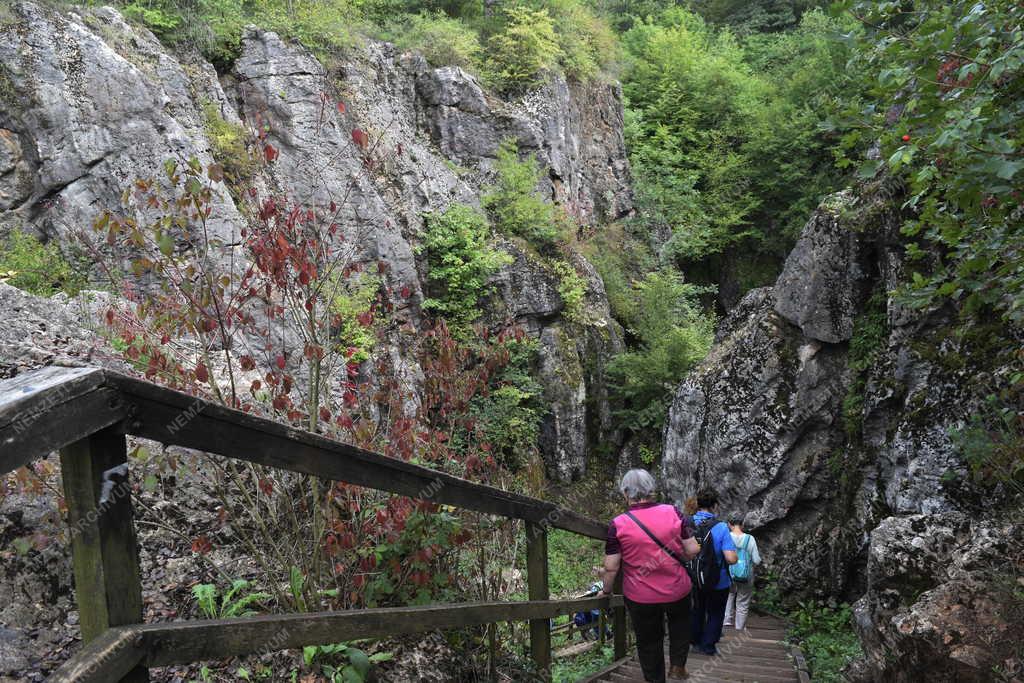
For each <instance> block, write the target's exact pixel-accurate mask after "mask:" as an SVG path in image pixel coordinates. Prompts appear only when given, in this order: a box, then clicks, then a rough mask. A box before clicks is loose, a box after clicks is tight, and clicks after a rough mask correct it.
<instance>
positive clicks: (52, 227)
mask: <svg viewBox="0 0 1024 683" xmlns="http://www.w3.org/2000/svg"><path fill="white" fill-rule="evenodd" d="M12 11H13V13H14V15H15V16H16V17H17V20H16V21H13V22H10V23H5V24H4V26H3V28H2V29H0V104H2V106H0V139H2V140H3V141H4V144H3V147H4V152H3V154H2V155H0V164H2V166H3V167H4V169H5V170H4V171H0V232H4V233H6V231H7V230H9V229H10V228H12V227H19V228H26V229H29V230H34V231H35V232H36V233H37V234H39V235H40V236H41V237H44V238H46V239H51V238H58V239H67V240H70V239H72V238H73V236H74V234H75V233H78V232H80V231H86V232H87V231H88V226H90V225H91V224H92V221H93V220H94V219H95V218H96V216H97V214H98V212H99V211H100V210H101V209H102V208H116V207H117V206H118V205H119V198H120V196H121V193H122V192H123V191H124V189H125V187H127V186H129V185H130V184H131V183H132V182H133V181H134V180H136V179H137V178H140V177H149V176H152V175H154V174H155V173H156V172H157V170H158V169H159V168H161V165H162V163H163V161H164V160H165V159H167V158H172V157H173V158H177V159H188V158H191V157H196V158H197V159H199V160H200V161H201V162H203V163H204V164H209V163H212V162H213V158H212V157H211V156H210V153H209V143H208V141H206V139H205V138H204V135H203V132H202V123H201V122H202V117H201V115H200V113H199V108H198V103H197V102H196V100H197V99H198V98H197V96H196V94H195V93H194V91H193V87H194V86H193V79H192V78H190V77H189V75H188V74H187V72H186V69H185V67H184V66H183V65H182V64H180V63H179V62H178V61H177V60H175V59H174V58H173V57H171V56H170V55H168V54H167V53H166V52H165V51H164V50H163V48H162V47H161V46H160V44H159V42H157V40H156V39H155V38H154V37H153V36H152V35H150V34H149V33H148V32H146V31H139V30H138V29H136V28H134V27H131V26H129V25H128V24H127V23H126V22H125V21H124V19H122V18H121V15H120V14H118V13H117V12H116V11H114V10H112V9H110V8H106V7H103V8H97V9H95V10H90V11H89V12H87V13H84V14H82V15H81V16H77V17H71V18H65V17H63V16H61V15H59V14H57V13H55V12H54V11H52V10H49V9H45V8H44V7H42V6H39V5H34V4H30V3H22V4H18V5H16V6H15V7H14V8H13V10H12ZM210 72H212V69H211V70H210ZM210 72H206V73H200V74H197V75H196V79H195V80H197V81H202V82H203V83H204V85H206V86H207V87H212V88H213V89H214V90H216V89H217V88H218V87H219V86H217V85H216V79H210V78H209V77H208V76H209V73H210ZM238 225H239V216H238V214H237V211H236V210H235V207H234V205H233V204H232V203H231V202H230V201H226V200H220V201H219V203H218V206H217V211H216V214H215V217H214V218H213V219H212V221H211V226H210V227H211V231H212V232H213V234H215V235H217V236H220V237H223V238H225V239H230V238H231V237H232V236H233V235H234V234H235V231H236V230H237V227H238Z"/></svg>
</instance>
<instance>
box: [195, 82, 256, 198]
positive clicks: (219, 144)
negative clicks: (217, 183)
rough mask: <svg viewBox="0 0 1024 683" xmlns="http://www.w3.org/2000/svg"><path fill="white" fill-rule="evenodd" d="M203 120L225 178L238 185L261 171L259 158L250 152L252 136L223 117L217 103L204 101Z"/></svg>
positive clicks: (214, 155)
mask: <svg viewBox="0 0 1024 683" xmlns="http://www.w3.org/2000/svg"><path fill="white" fill-rule="evenodd" d="M203 121H204V123H205V128H206V136H207V138H208V139H209V141H210V148H211V150H210V151H211V152H212V153H213V158H214V159H215V160H216V161H217V163H219V164H220V165H221V166H222V167H223V168H224V179H225V180H226V181H227V182H228V183H230V184H231V185H233V186H235V187H236V188H237V187H239V186H240V185H241V184H242V183H244V182H246V181H248V180H249V179H251V178H252V177H253V176H254V175H256V173H257V172H258V171H259V168H260V164H259V159H258V157H256V156H255V155H254V154H252V153H251V152H250V151H249V144H248V143H249V140H250V138H251V137H252V136H250V135H249V132H248V131H246V129H245V128H243V127H242V126H239V125H237V124H234V123H230V122H228V121H226V120H225V119H224V117H223V116H221V113H220V109H219V107H218V106H217V104H216V103H215V102H210V101H208V100H207V101H204V102H203Z"/></svg>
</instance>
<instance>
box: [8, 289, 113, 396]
mask: <svg viewBox="0 0 1024 683" xmlns="http://www.w3.org/2000/svg"><path fill="white" fill-rule="evenodd" d="M107 297H108V295H107V294H106V293H104V292H82V293H81V294H79V295H78V296H77V297H75V298H74V299H69V298H68V297H67V296H66V295H64V294H57V295H55V296H54V297H52V298H50V299H43V298H40V297H37V296H32V295H31V294H28V293H26V292H23V291H21V290H20V289H17V288H15V287H11V286H10V285H7V284H4V283H2V282H0V311H3V312H4V316H3V325H2V326H0V377H13V376H14V375H17V374H19V373H20V372H24V371H25V370H28V369H33V368H38V367H41V366H44V365H87V364H88V365H104V366H107V367H114V368H121V367H123V364H122V362H121V361H119V360H115V359H113V358H111V357H110V356H109V351H107V350H105V349H106V348H107V347H106V345H105V344H104V343H103V341H102V339H101V337H100V335H99V331H98V328H97V326H98V323H97V322H96V321H98V320H99V319H100V318H101V316H102V314H101V311H102V310H104V309H105V308H106V302H107V301H108V298H107Z"/></svg>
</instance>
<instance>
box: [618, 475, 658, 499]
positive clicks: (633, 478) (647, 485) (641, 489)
mask: <svg viewBox="0 0 1024 683" xmlns="http://www.w3.org/2000/svg"><path fill="white" fill-rule="evenodd" d="M657 488H658V485H657V484H656V483H655V481H654V477H652V476H651V473H650V472H648V471H647V470H641V469H635V470H630V471H629V472H626V473H625V474H624V475H622V482H621V483H620V484H619V491H622V493H623V494H625V496H626V498H629V499H630V500H644V499H645V498H650V497H652V496H653V495H654V491H655V490H656V489H657Z"/></svg>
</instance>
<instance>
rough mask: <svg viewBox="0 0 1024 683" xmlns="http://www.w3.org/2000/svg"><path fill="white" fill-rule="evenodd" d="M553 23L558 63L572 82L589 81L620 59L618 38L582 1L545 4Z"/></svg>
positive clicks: (551, 0)
mask: <svg viewBox="0 0 1024 683" xmlns="http://www.w3.org/2000/svg"><path fill="white" fill-rule="evenodd" d="M543 6H544V9H546V10H547V11H548V12H549V13H550V15H551V20H552V22H553V23H554V31H555V36H556V39H557V41H558V63H559V65H560V66H561V67H562V69H563V70H564V71H565V74H566V75H567V76H569V77H570V78H574V79H576V80H580V81H587V80H590V79H592V78H594V77H596V76H597V75H598V74H599V73H601V72H602V71H605V70H608V69H609V68H610V67H611V66H612V65H613V64H614V63H615V62H616V61H617V59H618V54H619V50H618V44H619V41H618V38H617V37H616V36H615V34H614V33H613V32H612V30H611V27H610V26H609V25H608V23H607V22H606V21H605V20H604V19H602V18H601V17H599V16H597V15H596V14H595V13H594V12H593V11H592V10H591V9H590V8H589V7H587V6H586V5H585V4H583V3H582V2H580V0H546V1H545V2H544V4H543Z"/></svg>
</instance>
